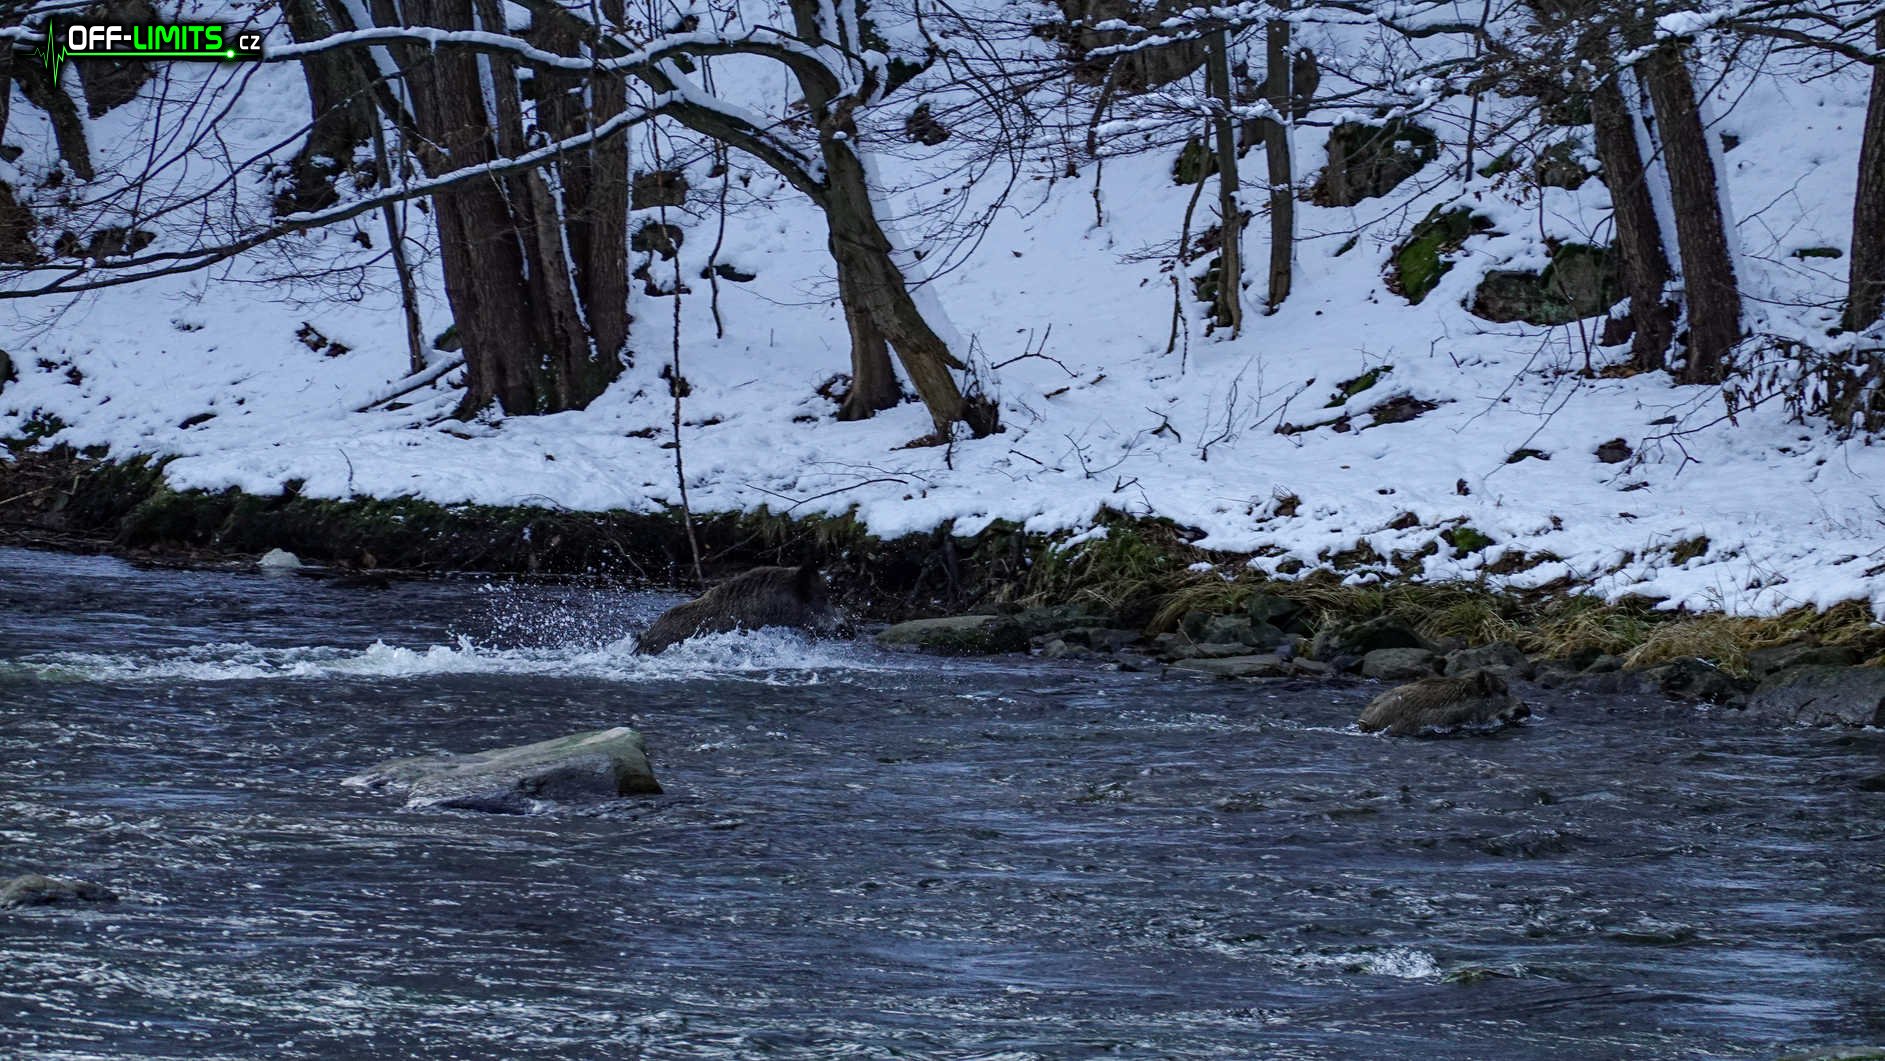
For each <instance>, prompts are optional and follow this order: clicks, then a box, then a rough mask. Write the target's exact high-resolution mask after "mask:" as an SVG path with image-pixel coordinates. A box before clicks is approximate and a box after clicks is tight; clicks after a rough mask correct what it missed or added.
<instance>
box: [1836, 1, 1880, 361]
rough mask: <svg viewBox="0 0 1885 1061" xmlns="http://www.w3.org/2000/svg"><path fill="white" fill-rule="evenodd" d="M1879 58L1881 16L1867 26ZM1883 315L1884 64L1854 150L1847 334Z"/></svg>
mask: <svg viewBox="0 0 1885 1061" xmlns="http://www.w3.org/2000/svg"><path fill="white" fill-rule="evenodd" d="M1872 30H1873V37H1874V40H1875V41H1876V42H1877V45H1878V50H1879V51H1880V53H1882V54H1885V14H1881V15H1880V16H1879V17H1878V20H1877V21H1876V22H1874V23H1873V26H1872ZM1882 312H1885V65H1874V66H1873V67H1872V95H1871V98H1870V100H1869V101H1868V102H1867V103H1866V108H1865V139H1864V141H1863V143H1862V144H1861V146H1860V148H1859V184H1858V191H1857V194H1856V195H1855V196H1854V197H1853V204H1852V273H1851V277H1850V280H1849V281H1848V289H1847V292H1846V319H1845V322H1844V323H1845V326H1846V330H1847V331H1855V332H1856V331H1859V330H1861V329H1864V328H1868V327H1870V326H1871V325H1872V323H1873V322H1874V321H1877V320H1878V319H1879V315H1880V314H1881V313H1882Z"/></svg>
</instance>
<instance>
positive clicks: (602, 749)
mask: <svg viewBox="0 0 1885 1061" xmlns="http://www.w3.org/2000/svg"><path fill="white" fill-rule="evenodd" d="M344 783H345V784H348V785H352V786H354V787H356V788H366V789H380V788H392V789H395V790H403V791H405V792H406V794H407V798H406V806H408V807H453V808H457V809H459V810H477V811H489V812H492V813H497V814H522V813H524V812H526V811H528V810H530V809H532V807H534V806H535V805H536V804H537V803H539V802H541V801H546V800H554V801H557V802H594V801H598V800H609V799H616V798H618V797H621V796H640V795H656V794H659V793H660V791H661V786H660V785H659V784H657V783H656V782H655V776H654V771H653V770H651V769H650V768H649V766H648V748H647V744H646V742H645V741H643V740H642V737H641V734H639V733H637V732H635V731H634V730H632V729H628V728H627V727H624V726H617V727H615V728H613V729H600V730H593V731H591V732H588V733H577V734H573V735H571V736H568V737H558V738H556V739H554V740H546V741H539V742H538V743H536V744H526V745H523V746H522V747H516V748H496V749H493V750H490V751H482V752H471V753H469V754H465V755H449V754H448V755H425V756H419V757H417V758H412V759H394V760H391V761H389V762H384V763H381V764H379V765H378V766H375V767H373V768H371V769H369V770H366V771H365V772H363V773H360V774H356V775H354V776H353V777H350V778H347V780H346V781H345V782H344Z"/></svg>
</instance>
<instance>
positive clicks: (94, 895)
mask: <svg viewBox="0 0 1885 1061" xmlns="http://www.w3.org/2000/svg"><path fill="white" fill-rule="evenodd" d="M117 901H118V895H117V893H116V892H114V891H112V890H111V889H110V888H107V887H105V886H104V885H102V884H93V883H92V882H91V881H88V880H73V879H71V878H69V877H44V876H41V875H39V874H37V873H28V874H26V875H25V876H21V877H15V878H13V879H12V880H10V881H7V882H6V883H5V884H0V910H10V909H13V908H14V907H18V906H50V905H52V904H53V903H114V902H117Z"/></svg>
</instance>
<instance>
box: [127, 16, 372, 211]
mask: <svg viewBox="0 0 1885 1061" xmlns="http://www.w3.org/2000/svg"><path fill="white" fill-rule="evenodd" d="M281 10H282V15H283V17H284V19H285V20H286V21H287V23H288V32H289V34H290V35H292V36H293V37H294V39H295V40H297V41H316V40H320V39H322V38H323V37H327V36H331V35H332V34H333V33H334V31H335V30H336V28H337V26H336V23H335V22H334V20H333V18H331V17H330V16H329V14H328V11H327V8H326V6H325V4H324V2H323V0H283V2H282V5H281ZM139 65H140V67H144V66H147V65H148V64H139ZM301 75H302V78H303V79H304V80H305V81H306V83H307V88H308V101H309V103H310V104H311V106H310V110H311V112H312V116H313V125H312V127H311V128H309V129H308V139H307V142H306V143H304V144H302V145H301V150H300V151H298V152H296V153H295V157H294V161H293V162H291V163H289V172H290V174H291V176H290V186H289V188H288V190H286V191H284V192H283V193H282V194H281V195H280V196H279V197H277V198H276V200H275V209H276V211H278V212H280V213H296V212H299V211H303V210H319V209H321V208H322V207H326V206H332V205H333V204H334V203H336V202H339V201H340V196H339V193H337V192H335V191H334V179H335V178H336V177H338V176H340V174H341V173H342V172H344V171H345V170H347V169H348V168H349V167H350V166H351V165H352V163H353V157H354V153H355V152H356V151H358V150H359V149H360V148H362V147H364V146H366V145H367V144H368V143H370V142H371V140H372V137H373V133H374V130H375V129H376V128H377V127H378V119H377V116H376V115H375V114H374V111H373V102H372V90H371V86H370V85H369V83H368V81H367V78H366V74H365V71H364V70H363V69H362V67H361V65H360V63H359V61H358V59H357V58H356V57H355V56H354V55H352V54H350V53H348V52H346V51H330V52H321V53H318V54H315V55H311V56H308V57H307V58H306V59H305V60H303V61H302V63H301ZM380 179H381V180H385V179H386V177H385V175H381V178H380Z"/></svg>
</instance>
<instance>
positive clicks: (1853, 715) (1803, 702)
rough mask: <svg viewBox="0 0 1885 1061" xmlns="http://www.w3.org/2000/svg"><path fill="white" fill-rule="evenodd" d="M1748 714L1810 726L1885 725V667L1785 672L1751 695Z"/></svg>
mask: <svg viewBox="0 0 1885 1061" xmlns="http://www.w3.org/2000/svg"><path fill="white" fill-rule="evenodd" d="M1747 715H1748V717H1750V718H1762V719H1771V720H1772V721H1775V722H1791V723H1796V724H1799V725H1807V726H1885V669H1881V668H1878V667H1835V666H1806V667H1794V668H1792V669H1790V670H1785V671H1781V672H1780V673H1778V674H1775V675H1773V676H1771V677H1769V678H1768V679H1767V680H1766V681H1763V682H1762V683H1761V684H1760V686H1759V687H1758V688H1756V689H1755V690H1754V693H1753V694H1752V695H1751V696H1749V697H1748V707H1747Z"/></svg>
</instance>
